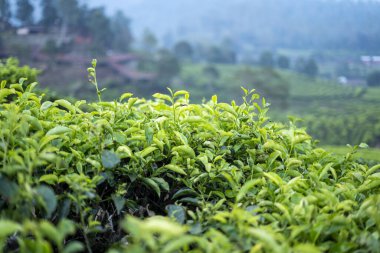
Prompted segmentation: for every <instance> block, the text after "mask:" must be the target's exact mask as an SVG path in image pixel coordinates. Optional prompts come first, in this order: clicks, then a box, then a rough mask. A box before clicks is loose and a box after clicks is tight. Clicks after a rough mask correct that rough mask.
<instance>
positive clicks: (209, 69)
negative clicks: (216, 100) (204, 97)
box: [202, 65, 220, 81]
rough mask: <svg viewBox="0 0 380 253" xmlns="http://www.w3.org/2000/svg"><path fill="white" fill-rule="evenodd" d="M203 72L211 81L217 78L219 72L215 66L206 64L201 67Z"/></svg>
mask: <svg viewBox="0 0 380 253" xmlns="http://www.w3.org/2000/svg"><path fill="white" fill-rule="evenodd" d="M202 72H203V74H204V75H205V76H206V77H207V78H208V79H211V80H213V81H215V80H216V79H219V77H220V73H219V71H218V69H217V68H215V67H214V66H213V65H208V66H205V67H204V68H203V71H202Z"/></svg>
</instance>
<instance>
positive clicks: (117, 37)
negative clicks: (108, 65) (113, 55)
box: [111, 11, 133, 52]
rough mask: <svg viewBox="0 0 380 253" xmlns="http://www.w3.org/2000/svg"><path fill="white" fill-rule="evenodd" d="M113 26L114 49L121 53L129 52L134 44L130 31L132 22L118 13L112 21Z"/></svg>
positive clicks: (121, 13)
mask: <svg viewBox="0 0 380 253" xmlns="http://www.w3.org/2000/svg"><path fill="white" fill-rule="evenodd" d="M111 24H112V25H111V28H112V33H113V41H112V47H113V49H114V50H116V51H120V52H128V51H129V50H130V48H131V44H132V42H133V37H132V33H131V29H130V24H131V20H130V19H129V18H127V17H126V16H125V15H124V13H123V12H121V11H117V12H116V13H115V15H114V16H113V18H112V20H111Z"/></svg>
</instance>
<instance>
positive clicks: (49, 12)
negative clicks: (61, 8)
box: [40, 0, 59, 29]
mask: <svg viewBox="0 0 380 253" xmlns="http://www.w3.org/2000/svg"><path fill="white" fill-rule="evenodd" d="M41 8H42V15H41V20H40V24H41V25H42V26H43V27H45V28H46V29H49V28H51V27H52V26H54V25H56V24H57V22H58V21H59V16H58V11H57V6H56V1H54V0H41Z"/></svg>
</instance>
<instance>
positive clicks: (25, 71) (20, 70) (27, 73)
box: [0, 58, 39, 88]
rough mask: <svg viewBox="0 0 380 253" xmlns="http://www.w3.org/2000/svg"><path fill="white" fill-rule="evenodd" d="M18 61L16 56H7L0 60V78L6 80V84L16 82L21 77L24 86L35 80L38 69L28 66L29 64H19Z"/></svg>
mask: <svg viewBox="0 0 380 253" xmlns="http://www.w3.org/2000/svg"><path fill="white" fill-rule="evenodd" d="M19 64H20V63H19V61H18V60H17V59H16V58H8V59H6V60H0V80H1V81H7V83H8V84H14V83H18V82H19V80H20V79H21V78H24V79H25V80H24V81H23V82H22V84H23V86H24V88H25V87H26V86H27V85H28V84H31V83H33V82H35V81H36V80H37V75H38V74H39V70H37V69H35V68H30V67H29V66H22V67H21V66H19Z"/></svg>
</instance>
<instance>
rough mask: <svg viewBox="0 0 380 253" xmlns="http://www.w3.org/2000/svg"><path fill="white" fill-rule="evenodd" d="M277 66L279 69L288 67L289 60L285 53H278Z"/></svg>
mask: <svg viewBox="0 0 380 253" xmlns="http://www.w3.org/2000/svg"><path fill="white" fill-rule="evenodd" d="M277 66H278V67H279V68H281V69H288V68H289V67H290V60H289V58H288V57H286V56H285V55H280V56H279V57H278V59H277Z"/></svg>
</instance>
